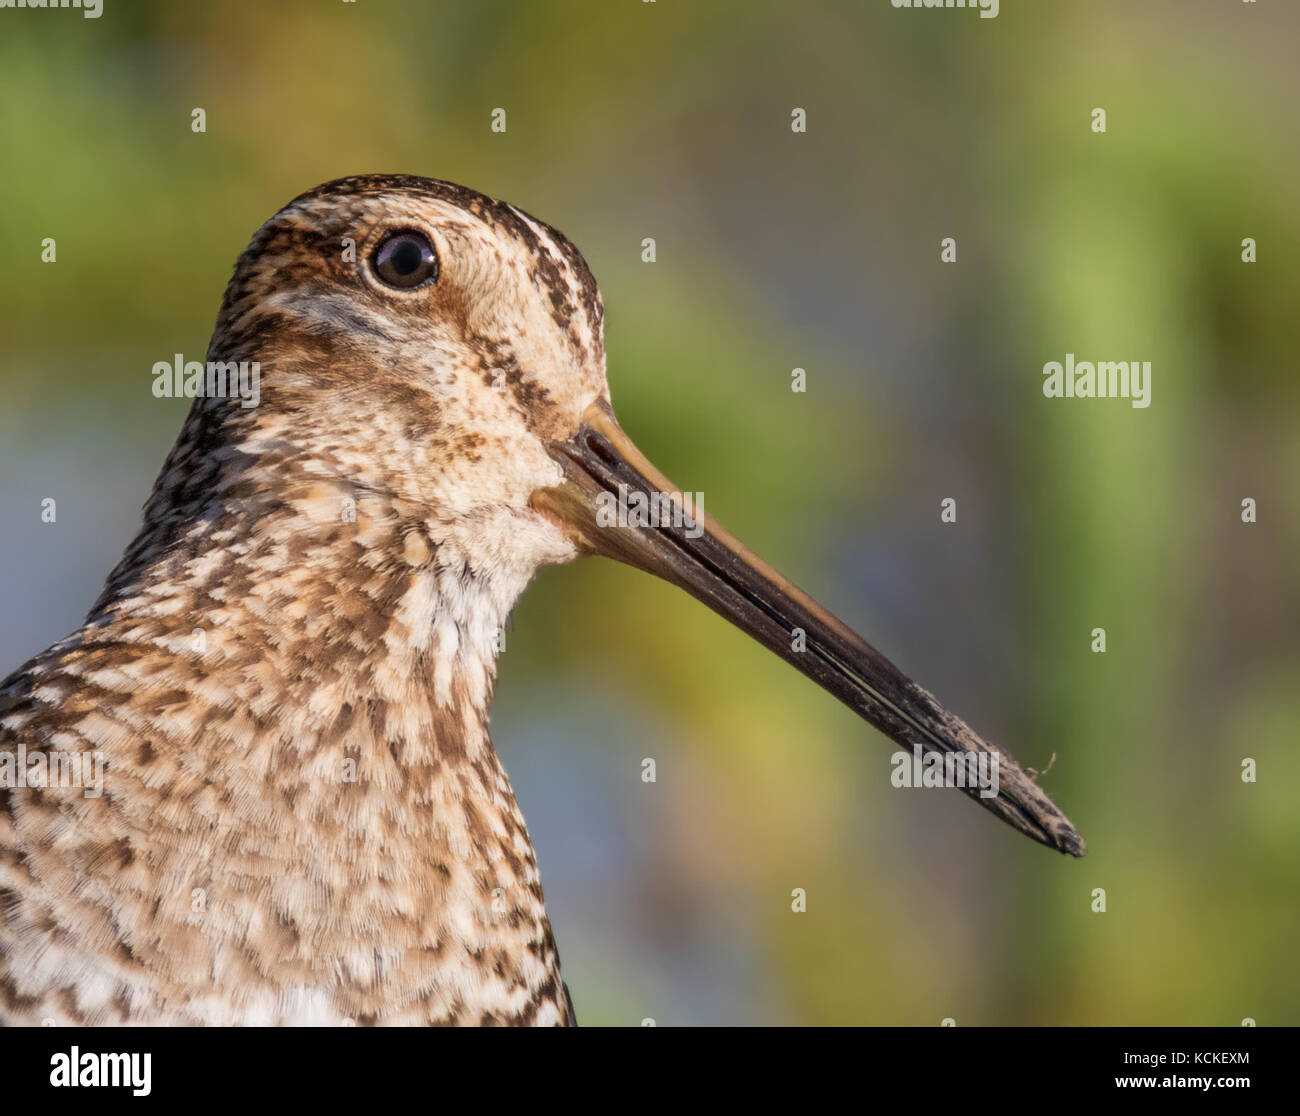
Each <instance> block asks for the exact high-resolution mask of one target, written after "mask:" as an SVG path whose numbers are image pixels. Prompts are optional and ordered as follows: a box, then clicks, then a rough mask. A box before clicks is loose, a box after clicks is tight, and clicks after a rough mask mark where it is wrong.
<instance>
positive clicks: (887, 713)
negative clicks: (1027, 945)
mask: <svg viewBox="0 0 1300 1116" xmlns="http://www.w3.org/2000/svg"><path fill="white" fill-rule="evenodd" d="M551 452H552V455H553V456H554V457H555V459H556V460H557V461H558V462H559V463H560V465H561V466H562V467H563V469H564V472H565V475H566V477H567V481H566V482H565V483H564V484H562V485H560V486H559V487H555V488H542V489H538V490H537V491H536V492H534V493H533V496H532V503H533V506H534V507H535V508H537V509H538V510H539V511H541V512H543V513H544V514H547V515H549V516H550V517H551V518H552V519H553V520H554V521H556V522H557V523H560V524H561V525H562V526H563V527H564V529H565V531H566V532H567V533H568V534H569V536H570V537H571V538H572V539H573V540H574V542H575V543H576V544H577V545H578V547H579V549H580V550H581V551H583V552H584V553H588V554H601V555H604V556H606V557H609V558H616V559H618V560H619V561H622V562H626V563H628V564H629V565H632V566H636V567H638V568H640V569H643V570H646V571H647V572H649V573H652V574H655V575H657V576H659V577H662V578H664V579H665V580H666V581H670V582H672V583H673V584H674V585H678V586H680V587H681V588H682V589H685V590H686V591H687V592H688V593H690V594H691V596H693V597H695V598H696V599H697V600H699V601H702V602H703V603H704V604H706V605H708V606H709V607H710V608H711V609H713V611H714V612H716V613H718V614H719V615H720V616H723V617H725V618H726V619H728V620H730V621H731V622H732V623H733V624H735V625H736V626H737V627H738V628H741V629H742V630H743V631H746V632H748V633H749V634H750V635H751V636H753V637H754V638H755V639H756V640H758V641H759V642H760V643H761V644H763V645H764V646H765V647H767V648H769V649H771V650H772V651H775V652H776V653H777V654H778V655H780V656H781V658H783V659H785V661H786V662H788V663H789V664H790V665H791V666H793V667H795V668H797V669H798V670H800V671H802V672H803V673H804V674H806V675H807V676H808V677H809V678H811V679H812V680H813V681H814V682H816V683H817V684H818V685H819V686H821V687H822V688H823V689H824V690H826V691H828V692H829V693H832V694H834V695H835V696H836V697H837V698H839V699H840V701H842V702H843V703H844V704H845V705H847V706H848V707H849V708H850V709H852V710H854V712H856V713H857V714H858V715H859V716H861V717H862V718H864V719H865V720H866V721H868V722H870V723H871V724H872V725H874V726H875V727H876V728H878V729H879V730H880V731H881V732H883V733H884V734H885V735H886V736H888V737H889V738H890V739H891V740H893V741H895V742H896V743H897V744H899V745H901V746H902V747H904V748H906V749H908V750H909V751H910V752H913V754H914V755H917V756H924V757H925V759H924V761H923V762H924V763H925V764H926V765H933V764H935V761H933V760H931V759H930V758H929V753H940V754H941V755H942V757H943V760H942V762H941V763H940V764H938V765H936V766H942V764H943V763H947V764H948V770H949V771H953V770H955V769H956V768H955V766H954V765H953V763H952V761H951V760H949V759H948V757H950V756H951V757H957V758H958V759H960V760H961V764H962V766H963V767H964V768H967V769H971V770H973V769H975V767H974V765H972V764H971V762H970V761H971V759H972V758H973V759H974V763H975V765H979V764H982V765H983V767H982V768H980V769H982V770H985V771H988V770H991V771H992V772H993V773H994V777H993V779H992V781H991V784H990V783H988V782H986V783H985V784H984V785H982V786H981V785H971V784H972V783H974V780H960V779H959V780H957V781H958V782H963V781H964V782H966V783H967V785H966V786H964V787H963V789H964V790H965V791H966V793H967V794H969V795H970V796H971V797H972V798H974V799H975V801H977V802H978V803H979V804H980V805H981V806H983V807H984V808H985V809H987V810H991V811H992V812H993V813H994V814H996V815H997V816H998V817H999V818H1001V819H1002V820H1003V821H1004V822H1006V823H1007V824H1008V825H1010V826H1013V827H1014V828H1016V829H1018V830H1020V832H1021V833H1023V834H1025V835H1026V836H1028V837H1032V838H1033V839H1034V840H1035V841H1038V842H1040V843H1041V844H1044V845H1048V846H1050V847H1052V848H1055V849H1059V850H1060V851H1061V852H1066V853H1070V854H1071V855H1072V856H1082V855H1083V854H1084V842H1083V838H1082V837H1080V836H1079V834H1078V832H1076V830H1075V828H1074V826H1072V825H1071V824H1070V821H1069V819H1068V818H1066V816H1065V815H1064V814H1063V813H1061V811H1060V810H1059V809H1057V807H1056V805H1055V804H1054V803H1053V802H1052V800H1051V799H1050V798H1048V797H1047V795H1046V794H1044V793H1043V791H1042V790H1041V789H1040V788H1039V786H1038V784H1037V783H1035V782H1034V780H1033V779H1031V778H1030V777H1029V776H1028V775H1027V774H1026V773H1025V772H1024V771H1023V770H1022V769H1021V767H1020V765H1019V764H1017V763H1016V761H1015V760H1014V759H1013V758H1012V757H1011V756H1010V755H1009V754H1008V753H1007V752H1005V751H1003V750H1002V749H1001V748H999V747H997V746H996V745H993V744H989V743H987V742H985V741H984V740H982V739H980V737H978V736H977V735H976V734H975V733H974V732H973V731H972V730H971V728H970V727H969V726H968V725H966V723H965V722H964V721H962V720H961V719H960V718H958V717H956V716H954V715H953V714H952V713H949V712H948V710H946V709H945V708H944V707H943V706H942V705H940V704H939V703H938V702H937V701H936V700H935V699H934V698H933V697H932V696H931V695H930V694H929V693H927V692H926V691H925V690H923V689H922V688H921V687H920V686H918V685H917V684H916V683H915V682H913V681H912V680H911V679H910V678H908V677H907V676H906V675H905V674H903V672H902V671H900V670H899V669H898V668H897V667H896V666H894V664H893V663H891V662H890V661H889V660H888V659H886V658H885V657H884V655H882V654H881V653H880V652H879V651H877V650H876V649H875V648H874V647H872V646H871V645H870V644H868V643H867V642H866V641H865V640H864V639H862V637H861V636H859V635H858V634H857V633H856V632H854V631H853V630H852V629H850V628H849V627H848V626H847V625H845V624H844V623H843V622H841V621H840V620H838V619H836V617H834V616H832V615H831V614H830V613H829V612H828V611H827V610H826V609H824V608H823V607H822V606H821V605H819V604H818V603H817V602H816V601H814V600H813V599H812V598H811V597H809V596H808V595H807V594H806V593H804V592H803V591H802V590H801V589H799V588H797V587H796V586H794V585H792V584H791V583H790V582H789V581H787V580H786V579H785V578H784V577H782V576H781V575H780V574H779V573H777V572H776V571H775V570H774V569H772V567H771V566H769V565H767V563H765V562H763V561H762V560H761V559H760V558H758V557H757V556H756V555H754V554H752V553H751V552H750V551H749V550H748V549H746V548H745V547H744V546H743V545H742V544H741V543H740V542H739V541H738V540H737V539H735V538H734V537H733V536H732V535H730V534H729V533H728V532H727V531H726V530H724V529H723V528H722V527H721V526H720V525H719V524H718V523H717V522H715V521H714V519H713V518H712V517H711V516H709V515H708V514H707V513H705V512H704V511H703V509H702V508H700V507H698V506H696V505H694V504H693V503H692V502H691V501H690V500H689V499H688V498H687V497H684V496H683V495H682V494H681V493H680V492H678V491H677V490H676V489H675V488H674V487H673V485H672V484H671V483H670V482H669V481H668V479H667V478H666V477H665V476H664V475H663V474H662V473H660V472H659V470H658V469H656V468H655V467H654V466H653V465H652V464H651V463H650V462H649V461H648V460H647V459H646V457H645V455H644V454H642V453H641V451H640V450H638V449H637V448H636V446H635V445H633V443H632V440H631V439H630V438H629V437H628V436H627V435H626V434H625V433H624V432H623V429H622V428H621V427H620V426H619V425H618V422H617V421H616V420H615V418H614V412H613V410H612V409H611V408H610V406H609V404H608V403H607V402H606V401H605V400H603V399H598V400H596V402H594V403H592V404H591V405H590V406H589V407H588V408H587V410H586V412H585V413H584V415H583V422H582V426H581V427H580V429H579V430H578V433H577V434H576V435H575V436H574V437H573V438H571V439H569V440H568V441H565V442H561V443H557V444H556V445H555V446H554V447H553V448H552V451H551ZM918 749H919V750H918ZM963 753H966V755H963ZM972 754H973V757H972ZM949 785H951V783H949ZM994 788H996V794H994V793H993V790H994Z"/></svg>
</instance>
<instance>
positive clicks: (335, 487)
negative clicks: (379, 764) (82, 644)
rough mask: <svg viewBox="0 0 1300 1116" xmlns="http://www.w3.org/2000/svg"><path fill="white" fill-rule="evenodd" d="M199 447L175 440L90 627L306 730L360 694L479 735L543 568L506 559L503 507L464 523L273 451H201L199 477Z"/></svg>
mask: <svg viewBox="0 0 1300 1116" xmlns="http://www.w3.org/2000/svg"><path fill="white" fill-rule="evenodd" d="M193 440H194V439H192V438H189V439H187V438H186V437H185V435H182V439H181V441H180V442H178V444H177V448H176V449H175V450H173V453H172V456H171V458H169V460H168V463H167V465H166V466H165V467H164V469H163V472H162V474H161V475H160V477H159V479H158V483H157V486H156V488H155V491H154V494H153V496H152V498H151V500H150V501H149V503H148V505H147V506H146V509H145V522H144V525H143V527H142V529H141V531H140V533H139V535H138V536H137V537H136V539H135V540H134V541H133V542H132V543H131V545H130V546H129V547H128V548H127V551H126V553H125V554H124V556H123V558H122V560H121V562H120V563H119V564H118V566H117V568H116V569H115V570H114V571H113V573H112V574H111V575H110V577H109V579H108V582H107V584H106V586H105V589H104V591H103V594H102V595H101V597H100V599H99V600H98V601H97V602H96V604H95V606H94V608H93V609H92V612H91V614H90V617H89V618H88V626H89V627H91V628H95V627H99V626H111V627H113V628H114V629H115V635H116V636H117V637H118V638H122V637H123V636H124V635H125V636H126V638H129V639H130V640H132V641H139V642H152V643H154V644H157V645H161V646H165V647H166V648H167V649H168V650H169V651H170V652H171V653H172V654H173V655H175V656H176V657H177V658H178V660H184V661H185V662H186V663H187V664H189V666H190V667H192V669H193V670H194V671H196V672H198V673H201V674H204V675H206V676H209V677H214V678H216V677H220V679H221V680H222V682H223V683H224V684H226V685H228V686H231V687H234V688H236V689H237V690H239V691H240V693H239V696H240V698H241V699H245V700H246V701H248V702H256V701H258V699H259V696H260V697H261V698H262V700H269V699H272V698H273V699H274V700H276V701H278V702H279V703H280V705H281V709H282V710H284V711H286V712H285V714H284V715H286V716H287V715H289V711H292V712H294V713H297V714H298V715H300V716H301V717H303V718H305V719H308V720H310V721H311V726H310V727H312V728H313V729H319V730H322V731H323V730H324V729H325V728H326V726H327V724H328V721H329V719H330V718H332V717H337V716H338V715H339V714H340V712H341V711H342V709H343V708H344V707H345V706H347V705H349V704H350V705H353V706H355V704H356V703H357V702H363V703H389V704H392V705H394V706H398V707H415V708H428V709H429V710H430V711H431V712H436V713H437V715H438V717H439V718H443V719H445V718H451V719H453V720H454V721H455V722H456V724H458V725H459V726H460V727H461V733H462V735H465V736H466V737H467V738H471V739H472V738H474V737H476V736H478V735H481V728H480V727H479V726H481V725H482V724H483V723H484V722H485V721H486V711H487V707H488V703H489V701H490V698H491V692H492V684H493V681H494V678H495V672H496V656H497V652H498V648H499V646H500V644H501V631H502V628H503V625H504V624H505V622H506V620H507V618H508V616H509V614H510V611H511V609H512V608H513V606H514V603H515V601H516V600H517V599H518V597H519V595H520V594H521V593H522V591H523V589H524V588H525V586H526V585H527V583H528V581H529V579H530V578H531V576H532V574H533V567H532V566H531V565H529V564H528V563H527V562H526V561H520V562H519V563H518V564H512V563H511V562H509V561H503V560H501V557H500V556H501V555H502V554H505V555H507V556H508V555H509V554H510V552H511V548H510V547H509V541H510V536H511V532H512V530H513V529H514V527H515V524H514V522H513V516H512V513H511V512H510V510H509V509H499V510H492V511H488V512H485V513H480V514H479V515H478V516H477V517H476V519H475V522H474V523H473V524H472V525H471V526H470V529H467V527H466V525H465V524H464V523H461V522H458V519H457V517H456V516H455V515H450V514H446V513H444V512H443V511H442V510H440V509H438V508H430V507H426V506H415V505H413V504H412V503H410V502H409V501H407V500H404V499H402V498H401V497H400V496H398V495H396V494H393V493H388V492H384V491H382V490H379V489H377V488H373V487H369V486H367V485H366V484H365V483H364V482H358V480H357V479H356V478H355V477H353V476H350V475H346V474H345V473H343V472H342V471H339V470H333V469H330V468H329V467H327V466H322V464H321V462H320V460H319V459H316V458H311V457H306V456H295V455H292V454H291V453H289V452H288V451H285V452H284V453H276V452H271V451H268V450H267V449H266V448H265V447H264V446H263V447H261V452H260V453H259V454H258V455H256V456H250V457H248V459H247V460H242V461H238V462H237V464H232V461H231V459H232V458H237V457H238V456H239V453H240V451H239V450H238V449H235V450H231V451H228V452H227V453H225V454H224V455H223V454H220V453H218V454H213V453H211V452H208V453H206V454H205V455H202V459H204V460H206V461H207V462H208V464H207V465H206V470H207V471H206V472H200V471H198V470H197V469H196V468H195V466H196V464H197V462H198V460H199V459H200V455H199V454H197V453H194V454H190V453H187V452H186V446H187V444H190V443H192V442H193ZM223 458H224V460H223ZM214 462H215V464H214ZM485 545H486V547H487V550H488V556H486V557H485V556H484V554H483V553H481V552H480V551H481V550H482V549H483V548H484V546H485ZM299 727H301V726H299ZM444 735H445V733H444ZM439 744H440V746H442V745H443V742H442V741H439ZM445 746H447V747H454V744H452V743H451V742H447V743H446V745H445Z"/></svg>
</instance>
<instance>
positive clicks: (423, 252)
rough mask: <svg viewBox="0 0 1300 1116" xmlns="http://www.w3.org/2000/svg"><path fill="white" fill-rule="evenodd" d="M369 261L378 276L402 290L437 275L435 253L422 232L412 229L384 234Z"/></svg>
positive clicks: (417, 285) (418, 284) (436, 256)
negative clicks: (388, 234)
mask: <svg viewBox="0 0 1300 1116" xmlns="http://www.w3.org/2000/svg"><path fill="white" fill-rule="evenodd" d="M370 262H371V266H373V267H374V269H375V274H376V275H378V276H379V278H380V279H382V280H383V281H384V282H385V283H387V284H388V285H389V286H390V287H398V288H400V289H401V290H404V291H409V290H411V289H412V288H414V287H419V286H421V285H422V284H424V283H428V282H431V281H432V280H435V279H437V278H438V253H437V252H435V251H434V250H433V245H432V244H430V243H429V238H428V237H427V236H425V235H424V233H422V232H415V231H414V230H412V229H404V230H403V231H401V232H395V233H393V235H392V236H387V237H385V238H384V239H383V241H382V242H381V243H380V245H379V247H378V248H376V249H375V253H374V255H373V256H371V258H370Z"/></svg>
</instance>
